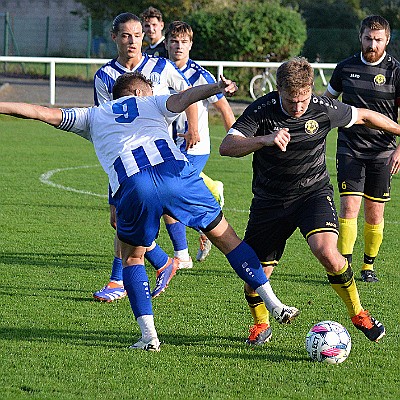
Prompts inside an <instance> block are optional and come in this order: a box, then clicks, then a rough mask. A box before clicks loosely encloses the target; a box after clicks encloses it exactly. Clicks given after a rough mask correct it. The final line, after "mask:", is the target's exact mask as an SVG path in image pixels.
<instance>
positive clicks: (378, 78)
mask: <svg viewBox="0 0 400 400" xmlns="http://www.w3.org/2000/svg"><path fill="white" fill-rule="evenodd" d="M374 83H375V85H378V86H382V85H384V84H385V83H386V78H385V75H382V74H378V75H375V76H374Z"/></svg>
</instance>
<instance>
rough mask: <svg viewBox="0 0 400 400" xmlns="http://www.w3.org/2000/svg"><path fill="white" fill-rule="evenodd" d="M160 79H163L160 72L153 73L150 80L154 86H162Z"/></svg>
mask: <svg viewBox="0 0 400 400" xmlns="http://www.w3.org/2000/svg"><path fill="white" fill-rule="evenodd" d="M160 77H161V75H160V73H159V72H152V73H151V74H150V77H149V79H150V80H151V81H152V82H153V83H154V84H156V85H159V84H160Z"/></svg>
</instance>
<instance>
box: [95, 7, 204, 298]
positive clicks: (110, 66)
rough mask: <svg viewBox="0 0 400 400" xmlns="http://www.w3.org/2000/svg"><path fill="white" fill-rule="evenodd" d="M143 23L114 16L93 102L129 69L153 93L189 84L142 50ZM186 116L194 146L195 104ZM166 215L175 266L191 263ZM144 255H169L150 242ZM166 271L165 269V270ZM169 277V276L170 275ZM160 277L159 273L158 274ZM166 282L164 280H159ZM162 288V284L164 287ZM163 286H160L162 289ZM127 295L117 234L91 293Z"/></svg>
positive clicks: (156, 258)
mask: <svg viewBox="0 0 400 400" xmlns="http://www.w3.org/2000/svg"><path fill="white" fill-rule="evenodd" d="M143 35H144V33H143V30H142V23H141V20H140V18H139V17H137V16H136V15H134V14H132V13H122V14H119V15H118V16H117V17H115V19H114V21H113V25H112V30H111V37H112V40H113V41H114V42H115V44H116V46H117V50H118V57H117V58H116V59H113V60H111V61H109V62H108V63H107V64H105V65H103V66H102V67H101V68H100V69H99V70H98V71H97V72H96V74H95V77H94V88H95V93H94V100H95V104H96V105H98V104H102V103H104V102H106V101H108V100H112V98H113V97H112V90H113V87H114V83H115V80H116V79H117V78H118V76H120V75H121V74H124V73H126V72H132V71H140V72H141V73H143V74H144V75H145V76H146V77H147V78H148V79H150V80H151V81H152V82H153V87H154V94H156V95H159V94H169V88H173V89H174V90H176V91H177V92H179V91H182V90H186V89H187V88H188V87H190V84H189V82H188V81H187V80H186V78H185V77H184V75H183V74H182V73H181V72H180V71H179V70H178V69H177V68H176V66H175V65H174V64H173V63H172V62H171V61H169V60H167V59H165V58H159V57H151V56H148V55H147V54H142V52H141V48H142V43H143ZM186 116H187V118H188V120H189V129H188V132H187V134H186V136H185V139H186V142H187V146H188V148H190V147H192V146H194V145H195V144H196V143H197V142H198V140H199V135H198V128H197V126H198V122H197V105H191V106H190V107H188V109H187V110H186ZM164 218H165V219H166V221H165V222H166V228H167V231H168V234H169V235H170V237H171V240H172V243H173V245H174V250H175V256H176V258H179V260H178V262H179V265H178V266H181V267H182V266H183V267H190V266H191V265H192V261H191V259H190V257H189V252H188V244H187V240H186V232H185V231H183V233H182V229H181V230H177V229H175V225H174V222H175V221H173V220H170V219H168V217H167V216H166V217H164ZM110 223H111V225H112V226H113V227H114V228H115V225H116V218H115V206H114V205H113V204H112V199H111V198H110ZM150 250H154V251H152V252H151V253H150V252H149V253H148V254H147V256H146V258H147V259H148V260H149V261H150V262H151V263H152V264H153V265H154V266H156V267H158V268H163V266H166V265H167V264H166V263H167V262H168V261H169V260H168V256H167V255H166V253H165V252H164V251H162V250H161V249H160V247H159V246H158V245H156V244H153V246H152V248H151V249H150ZM168 264H170V263H169V262H168ZM165 272H166V271H164V273H165ZM170 277H172V276H171V275H170ZM160 278H162V277H160ZM162 282H163V284H164V285H166V284H167V282H166V281H165V280H163V281H162ZM164 288H165V287H164ZM164 288H161V290H162V289H164ZM125 296H126V291H125V288H124V287H123V284H122V259H121V254H120V246H119V241H118V238H117V237H115V240H114V260H113V263H112V270H111V275H110V281H109V283H108V284H106V285H105V286H104V287H103V288H102V289H100V290H98V291H96V292H95V293H93V297H94V298H95V299H96V300H99V301H106V302H111V301H114V300H118V299H121V298H123V297H125Z"/></svg>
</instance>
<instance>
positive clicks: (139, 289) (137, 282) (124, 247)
mask: <svg viewBox="0 0 400 400" xmlns="http://www.w3.org/2000/svg"><path fill="white" fill-rule="evenodd" d="M145 252H146V248H145V247H141V246H131V245H129V244H127V243H123V242H121V255H122V263H123V267H124V268H123V279H124V286H125V289H126V291H127V293H128V298H129V302H130V305H131V308H132V311H133V314H134V316H135V318H136V320H137V323H138V324H139V327H140V331H141V333H142V336H141V338H140V339H139V340H138V342H136V343H135V344H133V345H132V346H130V348H131V349H140V350H147V351H159V350H160V341H159V340H158V336H157V331H156V328H155V325H154V315H153V308H152V304H151V294H150V285H149V279H148V277H147V274H146V270H145V266H144V254H145Z"/></svg>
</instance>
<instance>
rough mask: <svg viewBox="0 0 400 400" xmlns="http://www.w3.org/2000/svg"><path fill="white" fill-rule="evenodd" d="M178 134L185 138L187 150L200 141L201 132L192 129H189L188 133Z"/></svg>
mask: <svg viewBox="0 0 400 400" xmlns="http://www.w3.org/2000/svg"><path fill="white" fill-rule="evenodd" d="M178 136H179V137H183V138H185V142H186V148H185V150H186V151H187V150H188V149H191V148H192V147H193V146H194V145H195V144H196V143H198V142H200V135H199V132H197V131H195V132H192V131H190V130H188V131H187V132H186V133H178Z"/></svg>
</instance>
